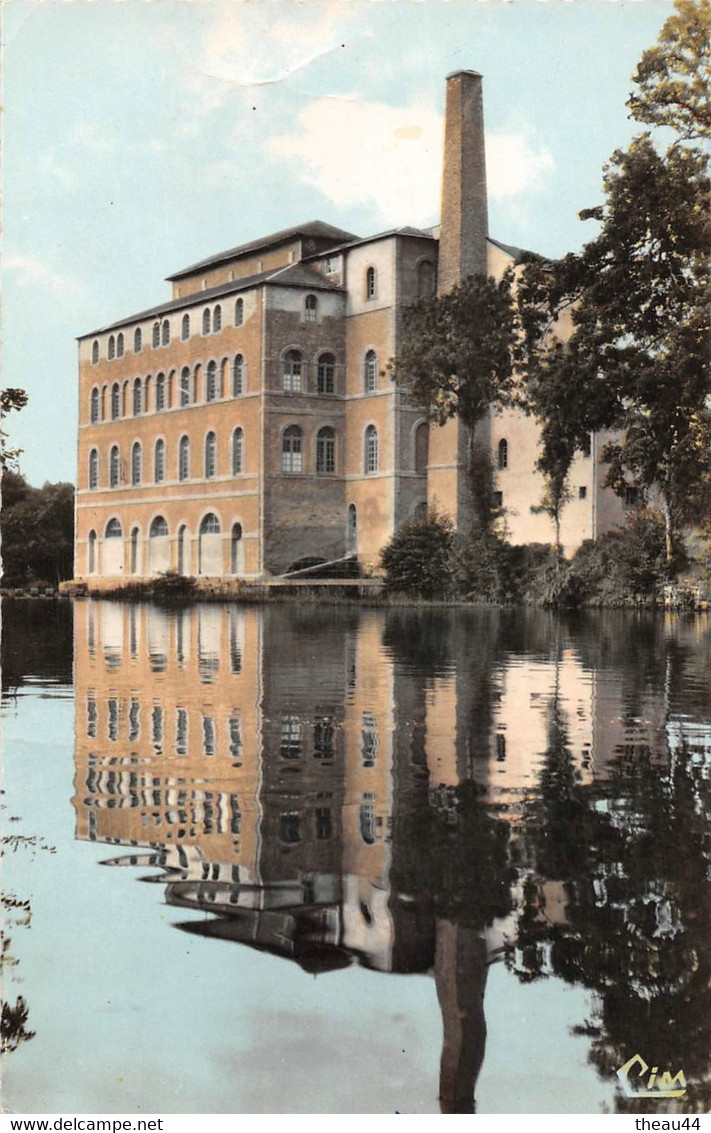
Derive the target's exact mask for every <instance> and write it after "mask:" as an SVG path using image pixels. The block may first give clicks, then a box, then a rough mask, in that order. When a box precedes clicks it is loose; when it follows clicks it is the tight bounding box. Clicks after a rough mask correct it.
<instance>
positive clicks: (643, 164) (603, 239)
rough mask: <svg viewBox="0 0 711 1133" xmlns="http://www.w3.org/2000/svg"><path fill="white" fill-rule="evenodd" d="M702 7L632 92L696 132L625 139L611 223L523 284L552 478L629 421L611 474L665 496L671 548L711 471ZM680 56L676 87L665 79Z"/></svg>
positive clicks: (644, 111) (687, 15)
mask: <svg viewBox="0 0 711 1133" xmlns="http://www.w3.org/2000/svg"><path fill="white" fill-rule="evenodd" d="M701 16H703V19H704V20H706V21H707V22H708V5H707V4H704V5H700V6H697V5H692V4H688V3H687V2H686V0H680V3H678V4H677V8H676V14H675V16H674V17H672V18H671V20H670V21H668V22H667V24H666V25H665V28H664V29H663V31H662V46H660V47H659V48H656V49H653V52H652V54H651V55H650V53H646V55H645V58H644V59H643V61H642V64H640V72H638V79H637V81H638V82H642V79H641V77H639V76H642V75H646V76H647V78H646V79H644V86H643V97H642V95H640V96H638V99H637V102H634V100H631V105H633V112H635V113H639V114H640V116H642V117H643V118H644V120H645V121H654V122H659V123H660V124H665V125H675V124H676V125H677V126H678V128H679V129H681V130H682V131H683V132H682V133H680V134H679V135H678V136H677V138H676V139H675V142H674V144H673V145H671V146H670V147H669V149H668V150H667V151H666V152H665V153H659V152H658V151H657V149H656V148H655V145H654V144H653V141H652V138H651V136H650V135H649V134H643V135H641V136H640V137H638V138H636V139H635V140H634V141H633V142H632V144H631V145H630V147H629V149H628V150H627V151H620V150H618V151H616V152H615V153H614V154H613V156H612V158H611V159H610V162H609V164H608V165H607V166H606V168H605V171H604V182H603V187H604V191H605V197H606V200H605V203H604V204H603V205H599V206H597V207H595V208H590V209H585V210H584V211H583V212H581V214H580V216H581V219H584V220H585V219H595V220H597V221H599V222H601V224H602V230H601V232H600V234H599V236H598V237H596V239H594V240H593V241H591V242H590V243H589V244H587V245H586V246H585V248H584V249H583V251H582V253H581V254H580V255H579V256H572V255H571V256H567V257H565V259H564V260H561V261H559V262H558V263H555V264H547V265H544V266H541V264H540V263H535V264H531V265H529V266H528V267H527V268H526V269H524V276H523V280H522V284H521V288H520V296H521V306H520V314H521V320H522V326H523V333H524V341H525V345H526V351H527V356H528V357H527V372H526V381H527V396H528V400H529V405H530V408H531V411H532V412H535V413H536V415H537V416H538V417H539V419H540V421H541V423H542V427H543V441H544V447H543V456H542V461H543V466H544V470H545V465H546V464H547V465H548V475H549V477H550V478H551V479H549V483H552V484H555V483H556V478H557V483H558V484H560V483H561V482H562V481H563V472H564V471H565V463H566V460H567V459H568V457H569V456H570V453H571V446H574V445H575V443H576V442H578V443H579V441H580V438H581V432H583V431H586V430H598V429H602V428H610V427H614V428H615V429H617V430H619V431H620V439H619V440H618V441H616V442H614V443H612V444H610V445H609V446H608V448H607V450H606V452H605V453H604V456H605V459H606V460H607V461H608V464H609V470H608V477H607V482H608V484H609V485H610V486H612V487H613V488H614V489H615V491H617V492H618V493H619V494H623V493H624V492H625V491H626V489H627V487H629V486H630V481H632V482H634V483H635V484H637V485H639V486H641V487H642V488H643V489H644V490H645V491H646V493H647V494H649V495H651V496H654V495H657V496H658V497H659V498H660V500H661V507H662V511H663V514H664V520H665V528H666V553H667V561H668V562H671V560H672V555H673V543H674V538H675V535H676V534H677V533H678V530H679V528H680V527H681V525H682V524H683V523H684V522H686V521H688V520H689V519H692V518H698V515H699V508H703V506H704V503H703V501H704V500H707V499H708V487H709V483H710V482H711V466H710V464H709V452H710V449H711V398H710V397H709V384H708V377H707V363H708V356H709V322H708V309H709V300H710V299H711V279H710V276H709V259H708V253H709V247H710V246H711V223H710V218H709V211H708V195H709V188H710V187H711V185H710V182H709V177H708V172H707V168H708V158H707V155H706V154H705V153H704V152H703V151H702V150H700V149H698V148H695V147H693V146H690V145H688V144H686V142H687V141H688V139H689V138H692V137H696V136H699V135H700V134H701V132H702V131H703V130H705V129H706V128H707V127H706V125H705V124H704V123H705V121H706V120H705V118H704V113H705V112H704V101H703V99H702V98H701V96H700V94H699V95H698V97H697V95H694V97H693V98H691V96H690V97H689V98H687V99H686V101H684V100H683V99H682V94H681V89H680V87H679V83H681V84H682V85H683V84H684V83H685V84H686V85H687V86H690V87H692V88H693V89H694V91H697V94H698V82H697V78H698V76H700V75H702V73H703V67H704V61H705V60H707V59H708V46H707V44H706V41H705V39H704V37H703V36H702V35H700V34H699V33H698V25H699V19H700V18H701ZM645 60H646V62H645ZM650 60H651V61H650ZM655 61H656V62H655ZM674 67H676V69H677V72H678V75H677V80H678V81H677V80H675V83H676V85H675V86H674V88H673V89H674V92H675V94H674V98H675V99H676V101H674V99H672V90H671V87H670V86H669V84H668V83H667V82H666V80H665V82H664V83H662V81H661V79H659V75H661V74H662V72H663V73H664V74H666V75H671V74H673V71H674ZM654 68H656V70H654ZM653 74H657V76H658V78H657V80H656V86H655V82H653V81H652V76H653ZM679 76H680V77H679ZM670 82H671V80H670ZM655 90H656V96H657V97H656V101H655V93H654V92H655ZM706 105H707V104H706ZM682 111H683V114H682ZM684 115H685V117H684ZM566 308H569V309H570V310H571V317H572V322H573V333H572V336H571V337H570V339H569V340H568V342H567V343H565V344H564V345H561V346H560V347H551V344H550V340H549V339H548V338H546V336H545V334H544V333H543V326H542V323H543V320H545V319H548V320H550V325H552V323H553V322H555V320H556V318H558V317H559V316H560V313H561V312H562V311H563V310H564V309H566ZM536 312H538V313H537V314H536ZM566 390H567V392H566Z"/></svg>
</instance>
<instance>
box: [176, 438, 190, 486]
mask: <svg viewBox="0 0 711 1133" xmlns="http://www.w3.org/2000/svg"><path fill="white" fill-rule="evenodd" d="M178 479H179V480H189V479H190V438H189V437H181V438H180V444H179V445H178Z"/></svg>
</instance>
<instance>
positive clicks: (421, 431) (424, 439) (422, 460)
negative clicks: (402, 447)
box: [415, 421, 430, 476]
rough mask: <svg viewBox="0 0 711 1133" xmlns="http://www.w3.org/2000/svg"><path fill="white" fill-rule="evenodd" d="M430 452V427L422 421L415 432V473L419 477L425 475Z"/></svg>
mask: <svg viewBox="0 0 711 1133" xmlns="http://www.w3.org/2000/svg"><path fill="white" fill-rule="evenodd" d="M429 451H430V427H429V425H428V424H427V422H426V421H423V422H422V423H421V424H420V425H418V426H417V428H416V430H415V472H417V474H418V475H419V476H424V475H426V473H427V462H428V460H429Z"/></svg>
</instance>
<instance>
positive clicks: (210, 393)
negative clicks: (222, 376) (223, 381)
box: [205, 362, 217, 401]
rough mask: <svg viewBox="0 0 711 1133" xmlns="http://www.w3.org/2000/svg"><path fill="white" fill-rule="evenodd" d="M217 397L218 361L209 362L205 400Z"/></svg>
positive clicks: (212, 399)
mask: <svg viewBox="0 0 711 1133" xmlns="http://www.w3.org/2000/svg"><path fill="white" fill-rule="evenodd" d="M216 397H217V363H216V362H208V364H207V380H206V383H205V401H214V400H215V399H216Z"/></svg>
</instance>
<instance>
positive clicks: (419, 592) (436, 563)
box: [380, 515, 453, 598]
mask: <svg viewBox="0 0 711 1133" xmlns="http://www.w3.org/2000/svg"><path fill="white" fill-rule="evenodd" d="M452 540H453V530H452V523H451V521H450V520H449V519H447V518H446V516H445V517H440V516H437V515H430V516H428V518H427V519H422V520H420V519H414V520H411V521H410V522H409V523H405V524H403V526H402V527H401V528H400V529H399V530H398V531H396V532H395V534H394V535H393V537H392V538H391V540H390V542H389V543H388V544H387V546H386V547H385V548H384V549H383V551H382V553H381V556H380V561H381V565H382V567H383V570H384V571H385V585H386V587H387V589H388V590H395V591H404V592H405V593H406V594H413V595H416V596H418V597H421V598H433V597H435V596H436V595H444V594H446V592H447V590H448V589H449V586H450V583H451V578H452V567H451V550H452Z"/></svg>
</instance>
